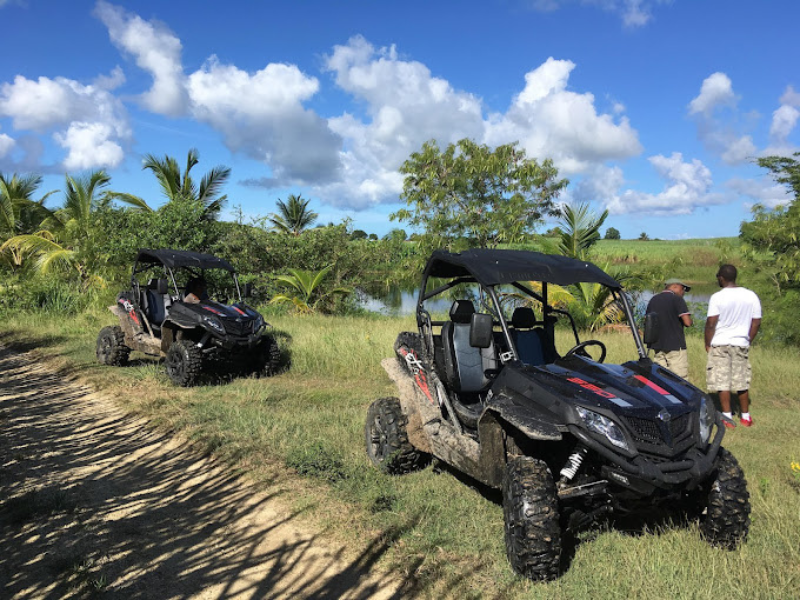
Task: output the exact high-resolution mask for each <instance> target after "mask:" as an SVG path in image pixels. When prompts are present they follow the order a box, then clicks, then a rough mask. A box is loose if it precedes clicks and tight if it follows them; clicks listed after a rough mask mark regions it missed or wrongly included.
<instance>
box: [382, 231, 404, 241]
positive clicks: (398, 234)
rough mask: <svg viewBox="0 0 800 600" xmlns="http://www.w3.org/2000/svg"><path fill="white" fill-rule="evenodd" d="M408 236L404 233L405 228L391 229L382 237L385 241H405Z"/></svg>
mask: <svg viewBox="0 0 800 600" xmlns="http://www.w3.org/2000/svg"><path fill="white" fill-rule="evenodd" d="M407 238H408V234H407V233H406V231H405V229H392V230H391V231H390V232H389V233H387V234H386V235H385V236H383V239H384V240H385V241H387V242H405V241H406V239H407Z"/></svg>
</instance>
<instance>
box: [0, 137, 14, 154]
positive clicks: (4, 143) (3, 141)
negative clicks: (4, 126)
mask: <svg viewBox="0 0 800 600" xmlns="http://www.w3.org/2000/svg"><path fill="white" fill-rule="evenodd" d="M15 145H16V141H15V140H14V138H12V137H10V136H8V135H6V134H5V133H0V158H5V157H6V156H8V155H9V154H11V151H12V150H13V149H14V146H15Z"/></svg>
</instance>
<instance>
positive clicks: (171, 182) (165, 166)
mask: <svg viewBox="0 0 800 600" xmlns="http://www.w3.org/2000/svg"><path fill="white" fill-rule="evenodd" d="M199 162H200V158H199V154H198V152H197V150H196V149H195V148H192V149H191V150H189V153H188V155H187V157H186V169H185V170H184V172H183V173H181V168H180V167H179V166H178V161H177V160H175V159H174V158H173V157H171V156H168V155H166V156H164V158H158V157H156V156H154V155H152V154H147V155H145V157H144V165H143V166H142V168H143V169H149V170H151V171H152V172H153V174H154V175H155V176H156V179H158V182H159V183H160V184H161V191H162V192H163V193H164V195H165V196H166V197H167V200H168V201H170V202H175V201H178V200H193V201H196V202H201V203H202V204H203V206H205V217H206V218H207V219H215V218H216V217H217V215H218V214H219V212H220V210H222V206H223V204H224V203H225V200H226V199H227V198H228V196H227V195H225V196H219V192H220V189H221V188H222V186H223V185H225V183H226V182H227V181H228V179H229V178H230V175H231V170H230V168H228V167H223V166H216V167H214V168H213V169H211V170H210V171H209V172H208V173H206V174H205V175H203V178H202V179H201V180H200V185H199V186H198V185H197V184H196V183H195V182H194V180H193V179H192V177H191V175H190V174H189V173H190V171H191V170H192V167H194V166H195V165H197V163H199Z"/></svg>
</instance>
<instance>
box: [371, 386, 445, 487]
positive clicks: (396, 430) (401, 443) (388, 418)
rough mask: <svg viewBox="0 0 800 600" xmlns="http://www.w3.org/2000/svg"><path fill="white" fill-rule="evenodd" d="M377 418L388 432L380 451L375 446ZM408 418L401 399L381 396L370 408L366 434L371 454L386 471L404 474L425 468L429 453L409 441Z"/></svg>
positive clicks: (373, 460) (374, 460)
mask: <svg viewBox="0 0 800 600" xmlns="http://www.w3.org/2000/svg"><path fill="white" fill-rule="evenodd" d="M376 419H379V420H380V425H381V427H382V428H383V431H384V434H385V444H384V445H383V446H381V447H379V448H378V449H377V450H378V452H377V453H376V452H374V449H373V436H374V433H375V429H374V428H375V425H376ZM407 425H408V419H407V418H406V416H405V415H404V414H403V409H402V407H401V405H400V400H398V399H397V398H379V399H378V400H376V401H375V402H373V403H372V404H371V405H370V407H369V409H368V410H367V423H366V427H365V437H366V444H367V455H368V456H369V458H370V460H372V462H373V463H374V464H375V465H376V466H378V467H379V468H380V469H381V470H382V471H384V472H385V473H388V474H389V475H403V474H405V473H412V472H414V471H418V470H419V469H421V468H423V467H424V466H425V465H426V464H427V463H428V460H429V456H428V455H427V454H426V453H424V452H420V451H419V450H417V449H416V448H414V446H412V445H411V442H409V441H408V433H407V431H406V427H407Z"/></svg>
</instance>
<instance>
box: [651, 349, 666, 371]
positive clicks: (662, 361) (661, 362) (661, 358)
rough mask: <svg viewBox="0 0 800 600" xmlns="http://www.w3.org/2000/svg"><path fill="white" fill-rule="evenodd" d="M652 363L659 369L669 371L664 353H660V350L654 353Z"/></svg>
mask: <svg viewBox="0 0 800 600" xmlns="http://www.w3.org/2000/svg"><path fill="white" fill-rule="evenodd" d="M653 362H654V363H656V364H657V365H658V366H659V367H664V368H665V369H669V363H668V362H667V353H666V352H662V351H661V350H656V353H655V355H654V356H653Z"/></svg>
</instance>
